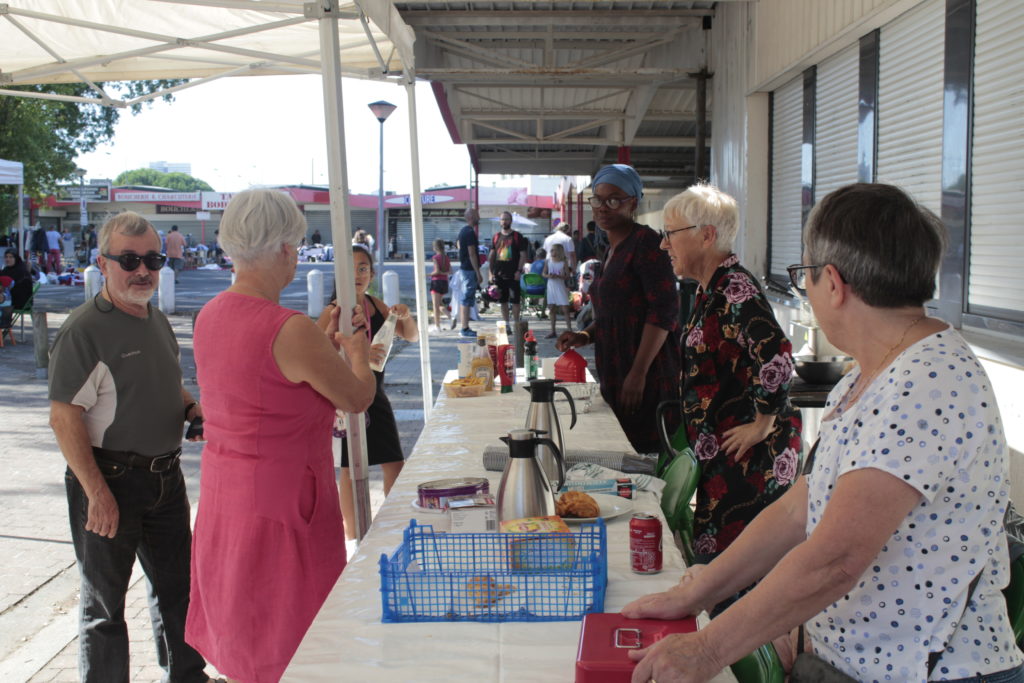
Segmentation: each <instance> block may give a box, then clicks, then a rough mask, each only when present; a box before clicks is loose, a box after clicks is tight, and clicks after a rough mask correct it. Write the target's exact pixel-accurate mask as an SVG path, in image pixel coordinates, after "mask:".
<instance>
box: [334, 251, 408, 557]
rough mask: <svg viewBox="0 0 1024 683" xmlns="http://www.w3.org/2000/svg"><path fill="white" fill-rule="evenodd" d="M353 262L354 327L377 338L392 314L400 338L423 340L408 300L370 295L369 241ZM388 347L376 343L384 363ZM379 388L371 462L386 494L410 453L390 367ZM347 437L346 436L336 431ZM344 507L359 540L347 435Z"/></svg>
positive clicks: (351, 533)
mask: <svg viewBox="0 0 1024 683" xmlns="http://www.w3.org/2000/svg"><path fill="white" fill-rule="evenodd" d="M352 260H353V266H354V268H355V278H356V280H355V285H356V308H355V311H354V313H353V316H352V328H353V329H361V330H362V331H363V334H365V335H366V336H367V338H368V339H373V337H374V336H375V335H376V334H377V332H378V331H380V328H381V327H383V326H384V322H385V321H386V320H387V318H388V316H389V315H391V314H392V313H393V314H394V315H395V316H396V317H397V318H398V321H397V323H396V325H395V336H396V337H400V338H402V339H405V340H406V341H410V342H414V341H416V340H418V339H419V338H420V335H419V328H417V327H416V319H415V318H413V316H412V313H410V312H409V307H408V306H406V305H405V304H395V305H394V306H391V307H390V308H389V307H388V306H387V304H385V303H384V302H383V301H381V300H380V299H378V298H377V297H375V296H372V295H370V294H368V293H367V291H366V290H367V289H369V287H370V284H371V283H372V282H373V276H374V275H375V271H374V267H373V254H371V253H370V251H369V250H368V249H367V248H366V247H365V246H363V245H359V244H353V245H352ZM337 298H338V292H337V289H335V291H334V293H332V294H331V303H330V304H328V306H327V308H326V309H325V310H324V313H323V314H322V315H321V316H320V321H319V325H320V326H321V327H322V328H325V327H326V326H327V324H328V323H329V321H330V316H331V315H332V314H333V312H334V311H335V310H336V309H337V306H338V304H337ZM387 352H388V349H386V348H384V347H383V346H382V345H380V344H374V345H373V346H371V347H370V358H371V361H372V362H374V363H377V364H379V365H384V363H385V361H387V358H386V357H384V354H386V353H387ZM373 374H374V376H375V377H376V380H377V389H376V392H375V393H374V396H373V403H371V404H370V407H369V408H368V409H367V410H366V423H367V427H366V455H367V462H368V463H369V464H370V465H380V467H381V470H383V473H384V495H385V496H387V495H388V493H390V492H391V486H392V485H393V484H394V483H395V479H397V478H398V475H399V473H400V472H401V471H402V466H403V465H404V464H405V456H404V455H403V454H402V443H401V441H400V440H399V438H398V425H397V424H396V423H395V411H394V410H393V409H392V408H391V401H389V400H388V395H387V394H386V393H384V371H383V370H381V371H380V372H376V371H374V373H373ZM336 436H342V435H336ZM340 486H341V511H342V513H343V515H344V518H345V537H346V539H347V540H348V541H354V540H355V538H356V526H355V501H354V500H353V498H352V479H351V477H350V476H349V464H348V439H346V438H344V437H343V436H342V438H341V477H340Z"/></svg>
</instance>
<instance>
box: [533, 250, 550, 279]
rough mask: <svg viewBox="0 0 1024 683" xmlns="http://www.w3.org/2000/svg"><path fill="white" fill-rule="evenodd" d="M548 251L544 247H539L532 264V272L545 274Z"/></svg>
mask: <svg viewBox="0 0 1024 683" xmlns="http://www.w3.org/2000/svg"><path fill="white" fill-rule="evenodd" d="M547 260H548V253H547V252H546V251H544V247H537V251H536V252H534V259H533V263H531V264H530V272H531V273H536V274H538V275H543V274H544V265H545V263H547Z"/></svg>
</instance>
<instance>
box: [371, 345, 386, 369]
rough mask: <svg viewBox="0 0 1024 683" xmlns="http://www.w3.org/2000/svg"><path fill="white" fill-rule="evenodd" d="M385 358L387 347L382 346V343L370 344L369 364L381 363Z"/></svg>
mask: <svg viewBox="0 0 1024 683" xmlns="http://www.w3.org/2000/svg"><path fill="white" fill-rule="evenodd" d="M385 360H387V349H385V348H384V345H383V344H371V345H370V364H371V365H383V364H384V361H385Z"/></svg>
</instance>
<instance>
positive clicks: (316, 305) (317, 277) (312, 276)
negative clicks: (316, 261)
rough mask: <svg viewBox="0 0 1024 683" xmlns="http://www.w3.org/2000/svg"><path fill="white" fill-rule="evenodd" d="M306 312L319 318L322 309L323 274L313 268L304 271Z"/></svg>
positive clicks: (311, 316)
mask: <svg viewBox="0 0 1024 683" xmlns="http://www.w3.org/2000/svg"><path fill="white" fill-rule="evenodd" d="M306 297H307V298H308V299H309V300H308V301H307V302H306V313H308V314H309V317H310V318H314V319H316V318H319V317H320V314H321V313H322V312H323V310H324V274H323V271H321V270H317V269H316V268H314V269H313V270H311V271H309V272H308V273H306Z"/></svg>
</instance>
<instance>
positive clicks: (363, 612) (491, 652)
mask: <svg viewBox="0 0 1024 683" xmlns="http://www.w3.org/2000/svg"><path fill="white" fill-rule="evenodd" d="M528 406H529V395H528V394H527V393H526V392H525V391H523V390H522V389H520V388H519V387H518V386H517V387H516V390H515V391H514V392H513V393H510V394H501V393H499V392H492V393H490V394H489V395H487V396H482V397H480V398H462V399H449V398H447V397H445V396H444V393H443V392H442V394H441V396H440V397H439V398H438V401H437V404H436V406H435V408H434V411H433V414H432V415H431V417H430V420H429V422H428V424H426V425H425V426H424V429H423V432H422V434H421V435H420V438H419V441H417V443H416V447H415V449H414V450H413V452H412V454H411V455H410V457H409V459H408V460H407V461H406V464H405V467H404V469H403V470H402V474H401V476H400V477H399V479H398V481H397V482H396V483H395V486H394V487H393V488H392V490H391V494H390V495H389V496H388V498H387V500H386V501H385V503H384V505H383V506H382V507H381V509H380V511H379V512H378V514H377V516H376V517H375V518H374V520H373V525H372V526H371V528H370V530H369V532H368V533H367V535H366V537H365V538H364V539H363V541H362V543H361V544H360V546H359V551H358V552H357V553H356V555H355V557H353V558H350V560H349V564H348V566H347V567H346V569H345V571H344V573H343V574H342V575H341V578H340V579H339V580H338V583H337V584H336V585H335V587H334V589H333V590H332V591H331V594H330V595H329V596H328V598H327V600H326V601H325V603H324V605H323V607H322V608H321V610H320V613H319V615H318V616H317V618H316V620H315V621H314V622H313V625H312V626H311V627H310V629H309V631H308V632H307V634H306V637H305V638H304V640H303V642H302V644H301V645H300V646H299V649H298V652H296V654H295V657H294V658H293V659H292V662H291V664H290V665H289V667H288V669H287V671H286V672H285V676H284V678H283V680H285V681H296V682H298V681H302V682H304V683H313V682H316V681H324V682H327V681H330V682H332V683H333V682H335V681H431V680H465V681H510V682H511V681H516V682H521V681H572V680H573V679H574V677H575V661H576V647H577V644H578V641H579V632H580V622H578V621H568V622H532V623H527V622H506V623H500V624H488V623H477V622H457V623H414V624H384V623H381V620H380V617H381V599H380V578H379V573H378V570H379V565H378V562H379V558H380V555H381V554H382V553H386V554H388V555H390V554H391V553H392V552H394V550H395V548H397V547H398V546H399V545H400V544H401V541H402V531H403V530H404V529H405V528H406V527H407V526H408V523H409V520H410V519H411V518H413V517H416V518H417V521H418V522H420V523H422V524H434V528H435V529H436V530H447V529H448V522H447V517H446V516H444V515H436V514H435V515H427V514H423V513H416V512H415V511H414V510H413V509H412V507H411V505H410V504H411V502H412V501H413V500H415V499H416V497H417V494H416V487H417V485H419V484H420V483H423V482H425V481H431V480H435V479H446V478H451V477H461V476H470V477H487V478H488V479H489V480H490V485H491V489H490V490H491V492H492V493H497V489H498V482H499V481H500V479H501V473H499V472H488V471H486V470H485V469H484V467H483V463H482V460H481V456H482V453H483V449H484V447H485V446H487V445H491V444H500V443H501V442H500V441H498V437H499V436H503V435H505V434H506V433H507V432H508V430H510V429H516V428H521V427H522V426H523V424H524V422H525V420H526V411H527V408H528ZM565 410H566V411H567V410H568V408H567V407H565ZM565 425H568V416H567V417H566V420H565ZM564 435H565V440H566V444H567V447H572V448H597V449H603V450H608V449H619V448H621V449H624V450H629V444H628V442H627V440H626V437H625V435H624V434H623V433H622V429H621V428H620V427H619V425H618V422H617V421H616V420H615V416H614V415H613V414H612V412H611V409H610V408H609V407H608V406H607V405H606V404H605V403H604V402H603V401H602V400H601V398H600V396H598V397H596V398H595V400H594V402H593V406H592V409H591V411H590V412H589V413H586V414H581V415H580V416H579V421H578V423H577V425H576V428H575V429H573V430H572V431H568V432H564ZM634 509H635V510H641V511H644V512H650V513H653V514H657V515H658V516H659V517H660V516H661V512H660V509H659V507H658V502H657V500H656V499H655V497H654V495H653V494H651V493H645V492H638V495H637V498H636V499H635V500H634ZM629 519H630V515H624V516H622V517H618V518H616V519H613V520H610V521H609V522H608V535H607V537H608V589H607V592H606V594H605V611H606V612H617V611H619V610H620V609H622V607H623V606H625V605H626V604H627V603H628V602H630V601H631V600H633V599H635V598H638V597H640V596H642V595H646V594H647V593H652V592H655V591H660V590H665V589H666V588H668V587H669V586H671V585H673V584H674V583H676V581H678V579H679V576H680V575H681V574H682V571H683V568H684V564H683V560H682V558H681V556H680V554H679V552H678V550H677V549H676V547H675V545H674V544H673V543H672V541H671V540H670V539H671V536H670V534H669V531H668V528H667V527H664V520H662V524H663V527H664V529H663V531H664V538H665V541H666V542H665V543H664V548H665V551H664V553H663V554H664V570H663V571H662V572H661V573H660V574H654V575H639V574H634V573H633V572H632V571H631V570H630V565H629ZM716 680H718V679H716ZM723 680H730V678H729V677H726V678H723Z"/></svg>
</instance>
